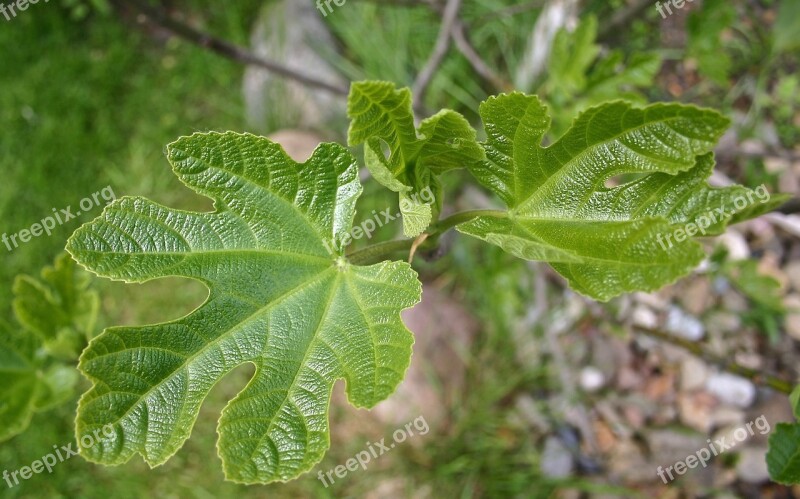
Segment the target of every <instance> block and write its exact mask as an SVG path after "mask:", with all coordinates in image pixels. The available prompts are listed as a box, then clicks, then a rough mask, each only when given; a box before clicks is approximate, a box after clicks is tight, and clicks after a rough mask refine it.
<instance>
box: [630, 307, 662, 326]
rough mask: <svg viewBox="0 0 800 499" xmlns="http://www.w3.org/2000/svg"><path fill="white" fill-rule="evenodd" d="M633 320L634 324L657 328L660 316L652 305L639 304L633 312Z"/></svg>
mask: <svg viewBox="0 0 800 499" xmlns="http://www.w3.org/2000/svg"><path fill="white" fill-rule="evenodd" d="M631 322H633V325H634V326H639V327H644V328H648V329H655V328H656V327H658V317H657V316H656V314H655V312H653V310H652V309H651V308H650V307H647V306H645V305H637V306H636V308H634V309H633V313H631Z"/></svg>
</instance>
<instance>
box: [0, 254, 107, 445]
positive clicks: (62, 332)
mask: <svg viewBox="0 0 800 499" xmlns="http://www.w3.org/2000/svg"><path fill="white" fill-rule="evenodd" d="M88 286H89V276H88V275H86V274H85V273H84V272H82V271H80V270H79V269H77V265H76V264H75V262H74V261H73V260H72V259H71V258H70V257H69V255H66V254H62V255H60V256H59V257H58V258H56V261H55V266H54V267H45V269H44V270H42V275H41V279H36V278H33V277H30V276H26V275H21V276H18V277H17V279H16V281H15V282H14V294H15V298H14V313H15V316H16V318H17V320H18V321H19V322H20V323H21V327H20V326H17V325H9V324H6V323H4V322H2V321H0V441H2V440H5V439H7V438H10V437H12V436H14V435H16V434H17V433H20V432H21V431H23V430H24V429H25V428H26V427H27V426H28V424H29V423H30V419H31V417H32V416H33V413H34V412H36V411H45V410H48V409H50V408H52V407H55V406H57V405H59V404H61V403H63V402H66V401H67V400H68V399H69V398H70V397H72V396H73V394H74V390H75V384H76V383H77V381H78V373H77V371H76V370H75V368H74V366H72V365H67V364H65V363H63V362H62V360H64V361H73V362H74V361H75V359H77V357H78V354H79V353H80V351H81V350H82V349H83V347H84V345H85V344H86V342H87V341H88V340H89V338H91V336H92V333H93V330H94V321H95V319H96V317H97V308H98V298H97V293H96V292H94V291H92V290H90V289H88ZM59 359H60V360H59Z"/></svg>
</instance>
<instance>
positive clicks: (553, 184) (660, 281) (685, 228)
mask: <svg viewBox="0 0 800 499" xmlns="http://www.w3.org/2000/svg"><path fill="white" fill-rule="evenodd" d="M480 113H481V117H482V119H483V121H484V124H485V126H486V131H487V135H488V138H487V141H486V143H485V144H484V147H485V149H486V155H487V160H486V161H483V162H480V163H473V164H472V165H471V167H470V170H471V172H472V173H473V175H474V176H475V177H476V178H477V179H478V181H479V182H481V183H482V184H483V185H485V186H486V187H487V188H489V189H490V190H492V191H493V192H494V193H495V194H497V195H498V196H499V197H500V198H501V199H502V200H503V201H504V202H505V203H506V205H507V206H508V211H507V212H504V213H502V214H500V215H499V216H496V217H492V216H480V217H478V218H475V219H473V220H471V221H469V222H467V223H463V224H461V225H459V226H458V227H457V228H458V230H459V231H461V232H463V233H465V234H469V235H471V236H474V237H477V238H479V239H483V240H485V241H488V242H490V243H492V244H496V245H498V246H500V247H501V248H503V249H504V250H506V251H508V252H509V253H511V254H513V255H515V256H518V257H520V258H524V259H528V260H540V261H545V262H548V263H550V265H552V266H553V268H554V269H555V270H556V271H558V272H559V273H560V274H561V275H562V276H564V277H565V278H566V279H567V280H568V281H569V283H570V286H571V287H572V288H573V289H575V290H576V291H578V292H580V293H582V294H585V295H587V296H590V297H592V298H595V299H598V300H608V299H610V298H612V297H614V296H616V295H619V294H622V293H625V292H631V291H640V290H641V291H650V290H655V289H658V288H661V287H662V286H664V285H666V284H669V283H670V282H673V281H675V280H676V279H678V278H679V277H681V276H683V275H685V274H687V273H689V272H690V271H691V270H692V269H693V268H694V267H695V266H696V265H697V264H698V263H699V262H700V261H701V260H702V258H703V251H702V249H701V246H700V245H699V244H698V243H697V242H696V241H694V240H693V239H692V236H702V235H714V234H719V233H720V232H721V231H722V230H723V229H724V228H725V226H726V225H727V224H728V223H729V222H730V221H731V218H732V217H734V216H736V215H739V216H741V215H742V214H744V213H751V214H755V213H758V212H762V211H763V209H759V210H753V209H752V206H753V205H759V204H760V205H767V208H772V207H774V206H775V205H776V204H778V203H780V202H781V201H782V200H783V199H784V198H783V197H781V196H772V197H771V198H770V196H769V193H768V192H766V189H764V191H763V192H756V191H753V190H750V189H746V188H744V187H741V186H732V187H726V188H721V189H714V188H711V187H709V186H708V184H707V183H706V179H707V178H708V177H709V175H710V174H711V171H712V169H713V166H714V160H713V158H712V156H711V153H710V151H711V150H712V149H713V147H714V145H715V144H716V142H717V140H718V139H719V137H720V136H721V135H722V133H723V131H724V130H725V128H726V126H727V124H728V121H727V120H726V119H725V118H724V117H722V116H721V115H719V114H718V113H716V112H714V111H709V110H703V109H698V108H696V107H693V106H685V105H679V104H654V105H650V106H647V107H645V108H643V109H638V108H634V107H632V106H631V105H630V104H628V103H625V102H621V101H617V102H610V103H606V104H603V105H600V106H598V107H594V108H591V109H589V110H587V111H586V112H584V113H582V114H581V115H580V116H579V117H578V118H577V119H576V120H575V121H574V123H573V124H572V126H571V127H570V129H569V130H568V131H567V132H566V133H565V134H564V135H563V136H562V137H561V138H560V139H559V140H558V141H556V142H555V143H553V144H552V145H550V146H548V147H544V146H543V145H542V138H543V136H544V135H545V133H546V132H547V130H548V128H549V126H550V117H549V115H548V113H547V110H546V108H545V106H544V105H543V104H542V103H541V102H540V101H539V99H538V98H537V97H535V96H529V95H524V94H521V93H512V94H505V95H500V96H498V97H492V98H490V99H489V100H488V101H486V102H484V103H483V104H482V105H481V107H480ZM630 173H633V174H639V175H640V177H639V178H637V179H635V180H632V181H629V182H626V183H623V184H622V185H619V186H616V187H606V186H605V182H606V181H607V180H609V179H610V178H612V177H615V176H619V175H623V174H630ZM737 220H738V218H737Z"/></svg>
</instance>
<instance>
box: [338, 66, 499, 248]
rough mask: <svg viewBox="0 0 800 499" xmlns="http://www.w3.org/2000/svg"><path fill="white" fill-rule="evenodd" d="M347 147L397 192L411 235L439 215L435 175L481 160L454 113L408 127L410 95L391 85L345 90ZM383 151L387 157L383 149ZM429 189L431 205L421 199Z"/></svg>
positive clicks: (372, 84)
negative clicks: (355, 150)
mask: <svg viewBox="0 0 800 499" xmlns="http://www.w3.org/2000/svg"><path fill="white" fill-rule="evenodd" d="M347 114H348V116H350V119H351V122H350V130H349V132H348V136H347V142H348V144H349V145H350V146H357V145H359V144H362V143H363V144H364V161H365V163H366V165H367V168H368V169H369V171H370V173H372V176H373V177H374V178H375V180H377V181H378V182H379V183H380V184H381V185H383V186H385V187H387V188H388V189H390V190H392V191H394V192H398V193H400V212H401V213H402V215H403V232H404V234H405V235H406V236H407V237H416V236H418V235H419V234H421V233H422V232H423V231H424V230H425V229H426V228H427V227H428V225H430V223H431V221H433V220H435V219H436V218H437V217H438V216H439V212H440V211H441V203H442V188H441V186H440V184H439V181H438V179H437V176H438V175H440V174H442V173H444V172H446V171H449V170H453V169H456V168H464V167H467V166H469V165H471V164H472V163H475V162H477V161H481V160H482V159H484V158H485V156H484V153H483V149H482V148H481V147H480V145H479V144H478V142H477V140H476V138H475V130H474V129H473V128H472V127H471V126H470V124H469V122H468V121H467V120H466V119H464V117H463V116H461V115H460V114H458V113H456V112H455V111H450V110H447V109H446V110H443V111H440V112H439V113H437V114H436V115H434V116H431V117H430V118H428V119H426V120H423V121H422V123H420V126H419V131H418V132H417V131H416V130H415V129H414V115H413V113H412V110H411V92H410V91H409V89H407V88H404V89H401V90H397V89H396V88H395V86H394V85H393V84H392V83H388V82H375V81H366V82H358V83H354V84H353V85H352V87H351V88H350V98H349V99H348V105H347ZM384 145H386V146H387V147H388V153H389V154H388V157H387V155H386V154H384V151H383V147H384ZM425 189H430V191H431V193H432V194H433V197H434V201H433V202H430V203H426V202H424V201H423V200H425V201H426V198H427V197H428V196H425V195H422V193H424V191H425Z"/></svg>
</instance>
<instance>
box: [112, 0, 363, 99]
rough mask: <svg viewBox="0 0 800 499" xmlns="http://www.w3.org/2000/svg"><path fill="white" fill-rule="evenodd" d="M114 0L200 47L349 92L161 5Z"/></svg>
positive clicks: (330, 89)
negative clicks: (192, 23)
mask: <svg viewBox="0 0 800 499" xmlns="http://www.w3.org/2000/svg"><path fill="white" fill-rule="evenodd" d="M115 3H122V4H127V5H129V6H130V7H132V8H133V9H134V10H136V11H137V12H138V13H140V14H141V15H143V16H145V18H147V19H149V20H150V21H151V22H153V23H154V24H156V25H158V26H160V27H162V28H164V29H166V30H168V31H170V32H171V33H173V34H174V35H175V36H178V37H180V38H183V39H184V40H186V41H188V42H190V43H193V44H194V45H197V46H198V47H202V48H204V49H207V50H210V51H212V52H215V53H217V54H219V55H222V56H223V57H227V58H228V59H231V60H234V61H236V62H240V63H243V64H249V65H252V66H257V67H259V68H263V69H266V70H267V71H270V72H272V73H275V74H276V75H280V76H283V77H284V78H289V79H292V80H295V81H298V82H300V83H302V84H304V85H308V86H309V87H315V88H319V89H321V90H325V91H327V92H330V93H332V94H335V95H341V96H347V94H348V90H347V89H346V88H342V87H339V86H337V85H333V84H331V83H327V82H324V81H321V80H318V79H316V78H314V77H313V76H308V75H305V74H302V73H300V72H298V71H296V70H294V69H292V68H289V67H287V66H285V65H283V64H281V63H278V62H275V61H270V60H268V59H264V58H262V57H259V56H257V55H256V54H254V53H252V52H250V51H249V50H247V49H245V48H243V47H240V46H238V45H235V44H233V43H230V42H228V41H226V40H223V39H221V38H217V37H215V36H213V35H210V34H208V33H204V32H202V31H200V30H197V29H195V28H193V27H191V26H189V25H187V24H184V23H182V22H180V21H178V20H176V19H173V18H172V17H170V16H169V15H168V14H167V13H166V12H164V11H163V10H162V9H157V8H153V7H150V6H149V5H147V4H146V3H145V2H143V1H141V0H117V1H116V2H115Z"/></svg>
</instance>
